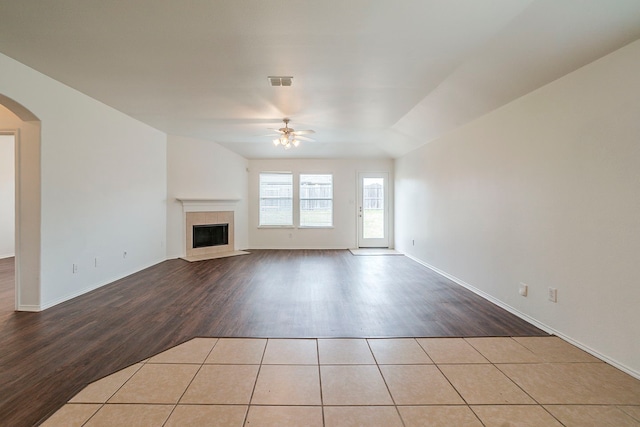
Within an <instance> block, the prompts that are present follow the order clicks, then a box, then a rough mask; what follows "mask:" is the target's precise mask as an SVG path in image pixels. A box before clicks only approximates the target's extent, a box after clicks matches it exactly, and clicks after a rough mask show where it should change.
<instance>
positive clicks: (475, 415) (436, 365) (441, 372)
mask: <svg viewBox="0 0 640 427" xmlns="http://www.w3.org/2000/svg"><path fill="white" fill-rule="evenodd" d="M414 339H415V338H414ZM463 339H464V338H463ZM415 340H416V342H417V343H418V345H419V346H420V348H421V349H422V351H424V352H425V353H426V354H427V356H428V357H429V359H431V361H432V362H433V366H435V367H436V369H437V370H438V372H440V375H442V376H443V377H444V379H445V380H447V382H448V383H449V385H450V386H451V388H453V390H454V391H455V392H456V393H458V396H460V399H462V401H463V402H464V405H465V406H466V407H467V409H469V410H470V411H471V413H472V414H473V416H474V417H476V419H477V420H478V421H479V422H480V424H482V425H483V426H486V424H485V423H484V422H482V420H481V419H480V417H479V416H478V414H476V412H475V411H474V410H473V409H472V408H471V405H470V404H469V402H467V399H465V398H464V396H463V395H462V393H461V392H460V391H459V390H458V389H457V388H456V387H455V386H454V385H453V383H452V382H451V380H450V379H449V377H447V376H446V375H445V374H444V372H443V371H442V369H440V366H439V365H438V364H437V363H436V362H435V361H434V360H433V358H432V357H431V356H429V352H428V351H427V349H426V348H424V347H423V346H422V344H420V341H418V340H417V339H415ZM467 344H469V345H471V344H470V343H467ZM472 348H473V349H474V350H476V351H478V350H477V349H476V348H475V347H473V346H472ZM480 355H481V356H482V357H484V358H485V360H487V362H488V363H490V362H489V360H488V359H487V358H486V357H485V356H484V355H483V354H482V353H480ZM443 365H444V363H443ZM482 365H484V363H482Z"/></svg>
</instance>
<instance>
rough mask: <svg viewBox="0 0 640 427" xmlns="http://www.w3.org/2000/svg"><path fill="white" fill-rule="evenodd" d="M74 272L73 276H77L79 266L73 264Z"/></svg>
mask: <svg viewBox="0 0 640 427" xmlns="http://www.w3.org/2000/svg"><path fill="white" fill-rule="evenodd" d="M72 271H73V274H76V273H77V272H78V264H73V267H72Z"/></svg>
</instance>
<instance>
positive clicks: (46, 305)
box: [24, 258, 166, 311]
mask: <svg viewBox="0 0 640 427" xmlns="http://www.w3.org/2000/svg"><path fill="white" fill-rule="evenodd" d="M164 261H166V258H159V259H157V260H155V261H152V262H150V263H146V264H142V265H140V266H138V267H136V268H133V269H132V270H130V271H129V272H127V273H124V274H119V275H117V276H114V277H111V278H109V279H105V280H101V281H100V282H97V283H94V284H92V285H90V286H87V287H86V288H83V289H81V290H79V291H77V292H74V293H72V294H69V295H65V296H63V297H60V298H56V299H54V300H53V301H48V302H46V303H44V304H41V305H40V306H39V307H40V310H36V311H42V310H46V309H48V308H51V307H53V306H56V305H58V304H62V303H63V302H66V301H69V300H71V299H73V298H76V297H79V296H80V295H84V294H86V293H87V292H91V291H95V290H96V289H98V288H101V287H103V286H105V285H108V284H109V283H113V282H115V281H116V280H120V279H123V278H125V277H127V276H130V275H132V274H134V273H137V272H138V271H142V270H144V269H145V268H149V267H152V266H154V265H156V264H159V263H161V262H164ZM27 307H31V306H27ZM32 307H36V306H32ZM24 311H33V310H24Z"/></svg>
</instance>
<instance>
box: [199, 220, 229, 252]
mask: <svg viewBox="0 0 640 427" xmlns="http://www.w3.org/2000/svg"><path fill="white" fill-rule="evenodd" d="M228 244H229V224H200V225H194V226H193V248H206V247H210V246H221V245H228Z"/></svg>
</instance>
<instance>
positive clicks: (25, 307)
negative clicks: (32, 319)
mask: <svg viewBox="0 0 640 427" xmlns="http://www.w3.org/2000/svg"><path fill="white" fill-rule="evenodd" d="M18 311H31V312H38V311H42V308H40V306H39V305H19V306H18Z"/></svg>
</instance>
